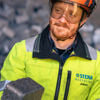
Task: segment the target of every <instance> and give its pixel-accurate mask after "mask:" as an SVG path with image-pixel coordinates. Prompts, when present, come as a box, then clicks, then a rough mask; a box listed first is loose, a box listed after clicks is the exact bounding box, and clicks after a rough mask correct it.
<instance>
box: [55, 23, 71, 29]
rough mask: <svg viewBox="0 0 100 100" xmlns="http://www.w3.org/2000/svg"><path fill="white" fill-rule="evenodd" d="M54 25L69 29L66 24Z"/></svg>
mask: <svg viewBox="0 0 100 100" xmlns="http://www.w3.org/2000/svg"><path fill="white" fill-rule="evenodd" d="M54 25H56V26H59V27H64V28H68V29H70V27H69V26H68V25H67V24H62V23H54Z"/></svg>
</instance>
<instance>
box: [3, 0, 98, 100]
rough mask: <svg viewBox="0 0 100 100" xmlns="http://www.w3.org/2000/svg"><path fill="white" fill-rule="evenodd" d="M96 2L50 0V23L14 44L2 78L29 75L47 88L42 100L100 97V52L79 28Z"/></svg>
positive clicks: (92, 0) (95, 98)
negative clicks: (86, 39)
mask: <svg viewBox="0 0 100 100" xmlns="http://www.w3.org/2000/svg"><path fill="white" fill-rule="evenodd" d="M95 5H96V3H95V0H50V7H51V16H50V23H49V25H48V26H47V27H46V28H45V29H44V30H43V32H42V33H41V34H40V35H37V36H35V37H33V38H30V39H27V40H24V41H22V42H19V43H16V44H15V46H14V47H13V48H12V50H11V52H10V53H9V55H8V57H7V58H6V60H5V62H4V66H3V68H2V70H1V81H3V80H10V81H12V80H17V79H20V78H25V77H30V78H32V79H33V80H35V81H36V82H38V83H39V84H41V85H42V86H43V87H44V89H45V90H44V93H43V96H42V99H41V100H100V53H99V52H98V51H96V50H95V49H93V48H92V47H90V46H89V45H87V44H86V43H85V42H84V41H83V39H82V37H81V35H80V33H79V32H78V29H79V28H80V27H82V25H83V24H84V23H85V22H86V20H87V18H88V17H89V16H90V14H91V13H92V11H93V9H94V8H95Z"/></svg>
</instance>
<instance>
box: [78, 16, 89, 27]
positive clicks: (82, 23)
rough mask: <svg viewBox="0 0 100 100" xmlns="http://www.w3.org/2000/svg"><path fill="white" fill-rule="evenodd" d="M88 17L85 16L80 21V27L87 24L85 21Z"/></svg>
mask: <svg viewBox="0 0 100 100" xmlns="http://www.w3.org/2000/svg"><path fill="white" fill-rule="evenodd" d="M87 19H88V17H85V18H83V19H82V21H81V23H80V27H82V26H83V25H84V24H85V22H86V21H87Z"/></svg>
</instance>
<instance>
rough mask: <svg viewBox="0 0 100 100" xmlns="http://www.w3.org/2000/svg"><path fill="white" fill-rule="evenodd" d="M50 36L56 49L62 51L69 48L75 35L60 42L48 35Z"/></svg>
mask: <svg viewBox="0 0 100 100" xmlns="http://www.w3.org/2000/svg"><path fill="white" fill-rule="evenodd" d="M50 36H51V38H52V40H53V41H54V43H55V46H56V48H58V49H62V50H65V49H67V48H68V47H69V46H71V45H72V44H73V42H74V40H75V38H76V35H75V36H73V37H72V38H69V39H66V40H64V41H62V40H57V39H56V38H55V37H54V36H53V35H52V34H50Z"/></svg>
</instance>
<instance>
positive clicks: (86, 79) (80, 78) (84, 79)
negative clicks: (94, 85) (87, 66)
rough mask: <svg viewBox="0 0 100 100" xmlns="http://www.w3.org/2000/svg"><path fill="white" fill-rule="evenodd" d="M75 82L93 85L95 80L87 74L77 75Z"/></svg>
mask: <svg viewBox="0 0 100 100" xmlns="http://www.w3.org/2000/svg"><path fill="white" fill-rule="evenodd" d="M75 80H77V81H81V82H86V83H91V82H92V80H93V75H86V74H79V73H77V74H76V77H75Z"/></svg>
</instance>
